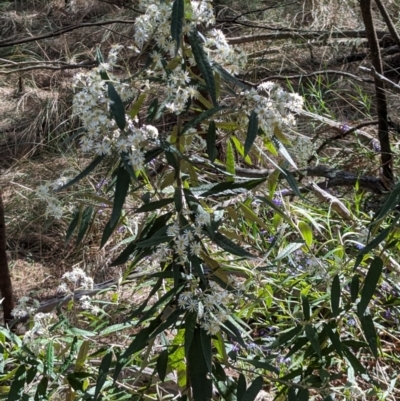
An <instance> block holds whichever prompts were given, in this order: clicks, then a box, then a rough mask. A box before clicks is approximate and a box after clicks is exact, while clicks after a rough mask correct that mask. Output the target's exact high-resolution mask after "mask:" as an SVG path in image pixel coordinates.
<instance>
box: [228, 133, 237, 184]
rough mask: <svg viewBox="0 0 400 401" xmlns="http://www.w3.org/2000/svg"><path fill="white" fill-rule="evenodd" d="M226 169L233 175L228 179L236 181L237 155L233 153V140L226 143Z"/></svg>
mask: <svg viewBox="0 0 400 401" xmlns="http://www.w3.org/2000/svg"><path fill="white" fill-rule="evenodd" d="M226 171H227V172H228V173H229V174H231V175H232V176H231V177H228V178H227V181H234V179H235V178H234V176H235V155H234V153H233V147H232V143H231V141H229V140H228V141H227V143H226Z"/></svg>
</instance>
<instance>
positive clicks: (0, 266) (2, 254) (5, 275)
mask: <svg viewBox="0 0 400 401" xmlns="http://www.w3.org/2000/svg"><path fill="white" fill-rule="evenodd" d="M0 293H1V298H4V299H3V302H2V304H1V305H2V306H3V314H4V322H5V323H6V324H7V323H8V322H10V321H11V320H12V316H11V311H12V310H13V309H14V296H13V290H12V282H11V277H10V270H9V268H8V262H7V254H6V222H5V217H4V204H3V196H2V191H1V189H0Z"/></svg>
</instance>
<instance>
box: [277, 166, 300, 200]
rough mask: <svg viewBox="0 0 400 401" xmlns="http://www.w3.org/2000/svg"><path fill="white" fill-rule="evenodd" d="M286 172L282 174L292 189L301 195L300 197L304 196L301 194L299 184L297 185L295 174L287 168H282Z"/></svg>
mask: <svg viewBox="0 0 400 401" xmlns="http://www.w3.org/2000/svg"><path fill="white" fill-rule="evenodd" d="M282 170H283V172H284V174H283V175H282V177H283V178H284V179H285V180H286V181H287V182H288V184H289V186H290V188H291V189H292V191H293V192H294V193H295V194H296V195H297V196H298V197H299V198H303V195H302V194H301V192H300V190H299V186H298V185H297V181H296V179H295V178H294V176H293V174H292V173H291V172H290V171H289V170H286V169H285V168H282Z"/></svg>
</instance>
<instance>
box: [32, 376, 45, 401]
mask: <svg viewBox="0 0 400 401" xmlns="http://www.w3.org/2000/svg"><path fill="white" fill-rule="evenodd" d="M48 384H49V378H48V377H47V376H44V377H42V380H40V382H39V384H38V386H37V389H36V393H35V398H34V401H45V400H47V399H48V397H47V396H46V393H47V386H48Z"/></svg>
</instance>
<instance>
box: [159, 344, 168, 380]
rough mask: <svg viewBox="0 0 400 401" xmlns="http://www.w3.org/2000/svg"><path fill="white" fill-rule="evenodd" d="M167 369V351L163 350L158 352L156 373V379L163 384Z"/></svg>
mask: <svg viewBox="0 0 400 401" xmlns="http://www.w3.org/2000/svg"><path fill="white" fill-rule="evenodd" d="M167 367H168V349H165V350H163V351H161V352H160V355H159V356H158V358H157V373H158V377H159V378H160V380H161V381H162V382H164V380H165V376H166V375H167Z"/></svg>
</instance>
